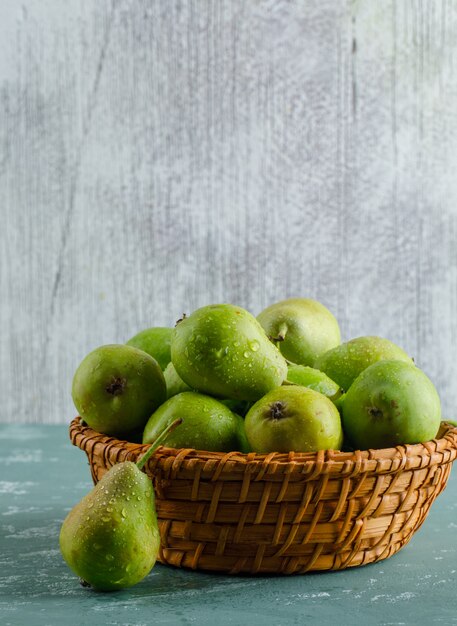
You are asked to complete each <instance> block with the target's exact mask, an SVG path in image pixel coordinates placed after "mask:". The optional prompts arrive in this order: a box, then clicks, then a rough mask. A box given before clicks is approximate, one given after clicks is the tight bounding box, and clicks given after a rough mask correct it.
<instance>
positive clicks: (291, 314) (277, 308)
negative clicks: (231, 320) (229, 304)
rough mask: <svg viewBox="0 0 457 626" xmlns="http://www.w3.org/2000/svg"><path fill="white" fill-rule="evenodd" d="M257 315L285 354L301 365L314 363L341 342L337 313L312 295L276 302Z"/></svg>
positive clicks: (287, 357) (268, 333)
mask: <svg viewBox="0 0 457 626" xmlns="http://www.w3.org/2000/svg"><path fill="white" fill-rule="evenodd" d="M257 319H258V320H259V322H260V324H261V325H262V327H263V328H264V330H265V332H266V333H267V335H268V336H269V337H270V339H271V340H272V341H274V342H275V343H276V344H277V345H278V348H279V349H280V350H281V352H282V354H283V355H284V356H285V358H286V359H287V360H288V361H291V362H292V363H297V364H299V365H310V366H313V364H314V361H315V360H316V359H317V357H318V356H320V355H321V354H323V353H324V352H327V350H330V349H331V348H334V347H335V346H337V345H338V344H339V343H340V342H341V335H340V328H339V326H338V322H337V321H336V319H335V317H334V316H333V315H332V313H330V311H329V310H328V309H327V308H326V307H325V306H324V305H323V304H321V303H320V302H317V301H316V300H311V299H310V298H289V299H288V300H282V301H281V302H276V303H275V304H272V305H271V306H269V307H267V308H266V309H264V310H263V311H262V312H261V313H260V314H259V315H258V316H257Z"/></svg>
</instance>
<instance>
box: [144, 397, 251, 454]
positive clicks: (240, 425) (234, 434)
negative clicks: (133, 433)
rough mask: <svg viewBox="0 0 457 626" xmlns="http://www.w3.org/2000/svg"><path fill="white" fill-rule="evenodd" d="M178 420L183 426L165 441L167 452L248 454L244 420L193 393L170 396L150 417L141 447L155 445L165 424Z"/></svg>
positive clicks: (211, 400) (212, 401)
mask: <svg viewBox="0 0 457 626" xmlns="http://www.w3.org/2000/svg"><path fill="white" fill-rule="evenodd" d="M179 417H182V418H184V423H183V425H182V426H181V427H180V428H179V429H178V430H177V431H176V432H174V433H172V434H170V435H169V436H168V437H167V438H166V439H165V440H164V445H166V446H169V447H170V448H195V449H196V450H211V451H213V452H231V451H233V450H238V451H239V452H247V451H248V449H247V445H248V444H247V439H246V434H245V431H244V420H243V418H242V417H240V415H237V414H236V413H232V411H230V409H228V408H227V407H226V406H225V405H224V404H222V403H221V402H219V401H218V400H216V399H215V398H210V397H209V396H205V395H203V394H201V393H195V392H193V391H185V392H183V393H180V394H178V395H176V396H173V397H172V398H170V399H169V400H167V401H166V402H164V404H162V406H160V407H159V408H158V409H157V411H156V412H155V413H153V414H152V415H151V417H150V419H149V421H148V423H147V424H146V426H145V429H144V433H143V443H150V442H152V441H154V440H155V438H156V437H157V435H158V433H160V432H161V431H162V430H163V429H164V427H165V426H166V425H167V424H169V423H170V422H171V421H172V420H174V419H176V418H179Z"/></svg>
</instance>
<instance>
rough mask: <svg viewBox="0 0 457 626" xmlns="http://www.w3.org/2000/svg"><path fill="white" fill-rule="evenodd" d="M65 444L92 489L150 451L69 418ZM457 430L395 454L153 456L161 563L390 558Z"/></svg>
mask: <svg viewBox="0 0 457 626" xmlns="http://www.w3.org/2000/svg"><path fill="white" fill-rule="evenodd" d="M70 438H71V441H72V443H73V444H74V445H75V446H78V447H79V448H81V450H84V451H85V452H86V454H87V456H88V459H89V464H90V469H91V473H92V478H93V480H94V483H96V482H97V481H98V480H99V479H100V478H101V477H102V476H103V474H104V473H105V472H106V471H107V470H108V469H109V468H110V467H112V466H113V465H115V464H116V463H119V462H121V461H137V460H138V459H139V458H140V457H141V456H142V454H143V453H144V452H145V451H146V450H147V449H148V448H149V445H142V444H135V443H129V442H127V441H121V440H119V439H115V438H113V437H108V436H106V435H102V434H100V433H98V432H95V431H94V430H92V429H90V428H88V427H87V426H85V425H84V422H83V421H82V420H81V418H79V417H77V418H75V419H74V420H73V421H72V422H71V425H70ZM456 456H457V428H454V427H453V426H451V425H450V424H448V423H446V422H442V424H441V428H440V431H439V433H438V435H437V438H436V439H433V440H431V441H427V442H426V443H424V444H415V445H402V446H397V447H396V448H384V449H379V450H365V451H359V450H357V451H355V452H337V451H333V450H323V451H320V452H315V453H297V452H295V453H294V452H290V453H288V454H279V453H271V454H256V453H250V454H241V453H239V452H229V453H218V452H204V451H196V450H193V449H173V448H165V447H160V448H159V449H158V450H157V451H156V452H155V454H154V455H153V456H152V457H151V459H150V460H149V462H148V463H147V464H146V466H145V468H144V469H145V471H146V472H147V474H148V475H149V476H150V477H151V479H152V481H153V484H154V488H155V493H156V509H157V516H158V520H159V528H160V534H161V544H162V545H161V548H160V552H159V557H158V559H159V561H160V562H161V563H167V564H169V565H174V566H177V567H188V568H191V569H198V570H212V571H218V572H224V573H226V574H240V573H244V574H267V573H268V574H296V573H304V572H308V571H316V570H321V571H322V570H327V571H328V570H340V569H344V568H346V567H353V566H357V565H365V564H367V563H373V562H375V561H380V560H382V559H386V558H387V557H389V556H391V555H392V554H395V552H397V551H398V550H400V548H401V547H403V546H404V545H405V544H406V543H407V542H408V541H409V540H410V539H411V537H412V535H413V534H414V532H415V531H416V530H417V529H418V528H419V527H420V526H421V524H422V523H423V521H424V520H425V518H426V516H427V513H428V511H429V509H430V507H431V505H432V503H433V501H434V500H435V498H436V497H437V496H438V495H439V494H440V493H441V491H443V489H444V488H445V486H446V483H447V480H448V477H449V473H450V471H451V466H452V462H453V461H454V460H455V458H456Z"/></svg>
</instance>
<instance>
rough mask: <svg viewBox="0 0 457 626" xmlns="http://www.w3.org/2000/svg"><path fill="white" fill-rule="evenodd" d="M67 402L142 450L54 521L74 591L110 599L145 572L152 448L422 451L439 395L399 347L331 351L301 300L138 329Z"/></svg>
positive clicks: (220, 308)
mask: <svg viewBox="0 0 457 626" xmlns="http://www.w3.org/2000/svg"><path fill="white" fill-rule="evenodd" d="M72 397H73V401H74V404H75V406H76V408H77V410H78V412H79V414H80V416H81V418H82V420H83V421H84V422H85V423H86V424H87V425H88V426H90V427H91V428H92V429H94V430H96V431H98V432H100V433H103V434H106V435H109V436H112V437H117V438H120V439H125V440H129V441H133V442H143V443H145V444H146V443H151V444H152V445H151V447H150V449H149V450H148V452H147V453H146V455H144V457H143V458H142V459H140V461H138V463H136V464H135V463H132V462H124V463H119V464H117V465H115V466H114V467H113V468H111V469H110V470H109V471H108V472H107V473H106V474H105V475H104V476H103V478H102V479H101V480H100V481H99V482H98V484H97V485H96V486H95V487H94V489H93V490H92V491H91V492H90V493H89V494H88V495H87V496H85V498H83V500H81V502H80V503H79V504H77V505H76V506H75V507H74V508H73V509H72V511H70V513H69V514H68V516H67V518H66V519H65V521H64V523H63V525H62V529H61V533H60V548H61V551H62V555H63V557H64V559H65V560H66V562H67V563H68V565H69V566H70V567H71V569H72V570H73V571H74V572H75V573H76V574H77V575H78V576H79V577H80V578H81V581H82V582H83V584H84V585H85V586H92V587H93V588H94V589H97V590H103V591H112V590H116V589H121V588H123V587H128V586H131V585H134V584H136V583H137V582H139V581H140V580H142V579H143V578H144V577H145V576H146V575H147V574H148V573H149V572H150V571H151V569H152V567H153V565H154V563H155V561H156V559H157V555H158V551H159V547H160V533H159V529H158V524H157V516H156V512H155V504H154V491H153V487H152V482H151V481H150V480H149V478H148V477H147V476H146V474H144V473H143V472H142V471H141V470H142V468H143V467H144V465H145V463H146V461H147V459H148V458H149V457H150V455H151V454H153V453H154V451H155V450H156V449H157V447H158V446H159V445H162V444H163V445H165V446H167V447H172V448H189V449H196V450H206V451H216V452H231V451H239V452H241V453H248V452H257V453H269V452H286V453H287V452H290V451H296V452H315V451H318V450H329V449H333V450H341V449H368V448H382V447H389V446H395V445H398V444H405V443H419V442H424V441H427V440H430V439H432V438H434V437H435V436H436V434H437V432H438V429H439V425H440V422H441V407H440V400H439V396H438V393H437V391H436V389H435V387H434V385H433V384H432V382H431V381H430V379H429V378H428V377H427V376H426V375H425V374H424V373H423V372H422V371H421V370H420V369H419V368H418V367H416V365H415V364H414V362H413V360H412V359H411V357H410V356H408V354H407V353H406V352H405V351H404V350H402V349H401V348H400V347H399V346H397V345H395V344H394V343H392V342H391V341H389V340H387V339H384V338H381V337H374V336H370V337H358V338H355V339H352V340H351V341H348V342H346V343H341V335H340V329H339V326H338V322H337V320H336V319H335V317H334V316H333V315H332V313H331V312H330V311H329V310H328V309H327V308H326V307H325V306H324V305H322V304H321V303H319V302H317V301H315V300H312V299H309V298H294V299H289V300H284V301H282V302H278V303H276V304H273V305H271V306H269V307H268V308H267V309H265V310H264V311H262V312H261V313H260V315H259V316H258V317H257V318H255V317H254V316H253V315H252V314H251V313H249V312H248V311H246V310H245V309H243V308H241V307H238V306H234V305H231V304H215V305H209V306H205V307H202V308H200V309H198V310H196V311H194V312H193V313H192V314H191V315H189V316H188V317H187V316H183V318H182V319H181V320H179V321H178V322H177V324H176V326H175V327H174V328H173V329H171V328H162V327H154V328H148V329H146V330H143V331H141V332H140V333H138V334H137V335H135V336H134V337H132V339H130V340H129V341H128V342H127V343H126V344H111V345H104V346H101V347H99V348H97V349H95V350H93V351H92V352H91V353H90V354H88V355H87V356H86V357H85V359H84V360H83V361H82V362H81V364H80V365H79V367H78V368H77V370H76V373H75V375H74V378H73V386H72Z"/></svg>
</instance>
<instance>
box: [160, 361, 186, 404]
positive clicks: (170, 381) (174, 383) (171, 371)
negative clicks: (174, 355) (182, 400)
mask: <svg viewBox="0 0 457 626" xmlns="http://www.w3.org/2000/svg"><path fill="white" fill-rule="evenodd" d="M163 376H164V378H165V383H166V385H167V398H172V397H173V396H176V395H177V394H178V393H182V392H183V391H192V389H191V388H190V387H189V385H186V383H185V382H184V381H183V379H182V378H181V377H180V376H179V374H178V372H177V371H176V368H175V366H174V365H173V363H171V361H170V363H168V365H167V367H166V368H165V371H164V373H163Z"/></svg>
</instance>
